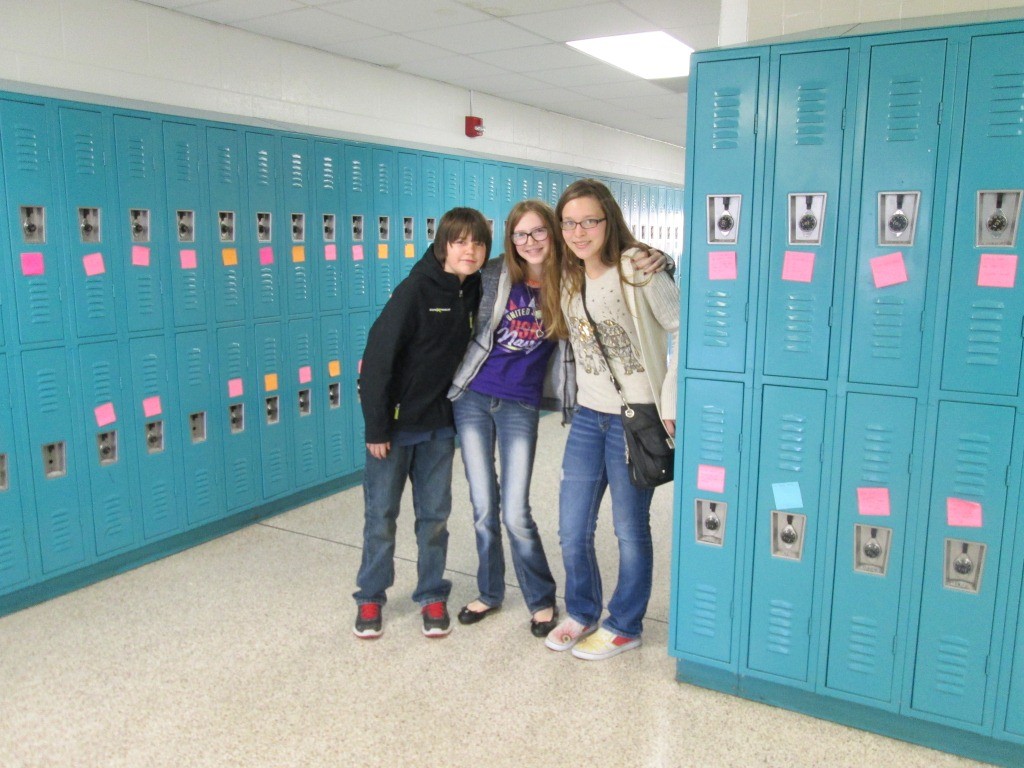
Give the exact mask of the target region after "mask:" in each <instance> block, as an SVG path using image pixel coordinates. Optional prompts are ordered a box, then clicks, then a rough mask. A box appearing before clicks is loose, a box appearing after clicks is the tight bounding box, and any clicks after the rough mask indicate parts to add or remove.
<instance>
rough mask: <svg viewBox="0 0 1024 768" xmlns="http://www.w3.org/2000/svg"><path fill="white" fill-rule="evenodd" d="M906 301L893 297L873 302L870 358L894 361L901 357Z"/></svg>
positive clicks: (881, 298)
mask: <svg viewBox="0 0 1024 768" xmlns="http://www.w3.org/2000/svg"><path fill="white" fill-rule="evenodd" d="M905 310H906V301H904V300H903V299H897V298H893V297H878V298H876V299H875V300H874V308H873V310H872V317H871V356H872V357H874V358H882V359H886V360H895V359H898V358H899V357H900V356H901V355H902V350H903V326H904V325H905V322H906V317H905V316H904V312H905Z"/></svg>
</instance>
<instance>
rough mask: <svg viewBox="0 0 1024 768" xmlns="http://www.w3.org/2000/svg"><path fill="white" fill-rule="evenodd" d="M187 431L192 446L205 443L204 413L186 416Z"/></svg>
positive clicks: (199, 412)
mask: <svg viewBox="0 0 1024 768" xmlns="http://www.w3.org/2000/svg"><path fill="white" fill-rule="evenodd" d="M188 431H189V434H190V435H191V437H192V444H193V445H195V444H196V443H205V442H206V411H198V412H196V413H190V414H189V415H188Z"/></svg>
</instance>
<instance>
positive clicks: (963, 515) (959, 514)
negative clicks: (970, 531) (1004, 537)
mask: <svg viewBox="0 0 1024 768" xmlns="http://www.w3.org/2000/svg"><path fill="white" fill-rule="evenodd" d="M946 524H947V525H955V526H959V527H961V528H981V504H979V503H978V502H976V501H967V500H966V499H957V498H954V497H952V496H950V497H948V498H947V499H946Z"/></svg>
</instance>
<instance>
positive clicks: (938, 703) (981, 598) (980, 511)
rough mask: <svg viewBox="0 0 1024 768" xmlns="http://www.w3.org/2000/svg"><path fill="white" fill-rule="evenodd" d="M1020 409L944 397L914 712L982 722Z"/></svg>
mask: <svg viewBox="0 0 1024 768" xmlns="http://www.w3.org/2000/svg"><path fill="white" fill-rule="evenodd" d="M1013 422H1014V410H1013V409H1012V408H1006V407H1001V406H995V405H974V404H968V403H952V402H941V403H939V413H938V427H937V432H936V438H935V457H934V461H935V463H934V466H933V468H932V485H931V503H930V504H929V506H928V509H927V514H928V536H927V540H926V542H925V546H926V550H925V561H924V587H923V590H922V593H921V612H920V618H919V621H918V626H917V659H916V662H915V665H914V689H913V695H912V699H911V708H912V709H914V710H916V711H917V712H926V713H930V714H933V715H941V716H943V717H945V718H949V719H952V720H956V721H958V723H959V724H960V725H974V726H980V725H982V724H983V721H984V719H985V718H984V713H985V703H986V698H987V697H988V693H989V686H988V675H989V670H988V655H989V648H990V646H991V645H992V638H993V636H994V634H995V627H994V624H993V622H994V614H995V602H996V591H997V587H998V585H999V584H1000V575H1001V574H1000V573H999V561H1000V559H1001V551H1002V535H1003V518H1004V516H1005V514H1006V492H1007V488H1006V482H1007V477H1008V464H1009V457H1010V448H1011V443H1012V440H1013Z"/></svg>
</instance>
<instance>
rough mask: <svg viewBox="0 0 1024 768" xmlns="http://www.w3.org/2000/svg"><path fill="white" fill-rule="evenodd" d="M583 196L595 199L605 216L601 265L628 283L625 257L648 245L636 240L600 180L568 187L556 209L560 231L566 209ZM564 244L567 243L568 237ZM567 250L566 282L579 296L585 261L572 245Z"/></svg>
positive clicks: (564, 269) (570, 289) (566, 247)
mask: <svg viewBox="0 0 1024 768" xmlns="http://www.w3.org/2000/svg"><path fill="white" fill-rule="evenodd" d="M581 197H592V198H594V199H595V200H596V201H597V203H598V205H600V206H601V211H602V212H603V213H604V218H605V227H606V229H605V238H604V248H603V249H602V250H601V263H603V264H606V265H608V266H609V267H615V268H616V269H617V270H618V272H619V281H620V282H623V283H625V282H628V281H627V280H626V278H625V275H623V273H622V254H623V252H625V251H628V250H629V249H630V248H643V247H644V245H643V244H642V243H641V242H640V241H639V240H637V239H636V238H635V237H633V233H632V232H630V231H629V225H628V224H626V218H625V217H624V216H623V215H622V209H621V208H619V204H618V203H617V202H615V198H614V197H612V193H611V190H609V189H608V187H606V186H605V185H604V184H602V183H601V182H600V181H598V180H597V179H580V180H579V181H574V182H573V183H572V184H570V185H569V186H568V187H566V188H565V191H564V192H563V193H562V196H561V197H560V198H559V199H558V205H557V206H556V207H555V217H556V218H557V219H558V221H559V232H561V221H562V211H563V210H565V206H566V204H567V203H568V202H569V201H570V200H576V199H578V198H581ZM562 241H563V243H564V237H563V238H562ZM564 247H565V249H566V253H565V258H564V259H563V267H562V277H563V279H564V280H565V286H566V288H567V289H568V290H569V293H570V294H577V293H579V292H580V290H581V288H582V286H583V278H584V274H585V272H584V270H583V262H582V261H581V260H580V259H579V258H577V257H576V256H575V255H574V254H573V253H572V251H571V250H570V249H569V246H568V245H565V246H564Z"/></svg>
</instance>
